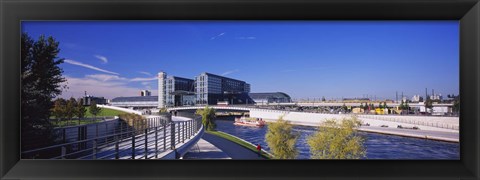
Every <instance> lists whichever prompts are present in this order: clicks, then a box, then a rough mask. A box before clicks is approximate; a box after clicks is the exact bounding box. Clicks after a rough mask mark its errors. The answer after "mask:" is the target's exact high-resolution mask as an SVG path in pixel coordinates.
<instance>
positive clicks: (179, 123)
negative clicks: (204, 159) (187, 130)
mask: <svg viewBox="0 0 480 180" xmlns="http://www.w3.org/2000/svg"><path fill="white" fill-rule="evenodd" d="M180 123H181V122H178V143H180V137H181V136H180V133H181V131H180Z"/></svg>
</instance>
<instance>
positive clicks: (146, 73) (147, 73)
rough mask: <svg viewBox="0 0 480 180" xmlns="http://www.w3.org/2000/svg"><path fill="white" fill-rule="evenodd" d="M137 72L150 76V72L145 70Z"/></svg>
mask: <svg viewBox="0 0 480 180" xmlns="http://www.w3.org/2000/svg"><path fill="white" fill-rule="evenodd" d="M138 73H140V74H145V75H147V76H151V75H152V74H151V73H149V72H145V71H138Z"/></svg>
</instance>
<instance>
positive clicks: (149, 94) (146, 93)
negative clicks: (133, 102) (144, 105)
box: [140, 90, 152, 96]
mask: <svg viewBox="0 0 480 180" xmlns="http://www.w3.org/2000/svg"><path fill="white" fill-rule="evenodd" d="M151 95H152V93H151V92H150V91H148V90H142V91H140V96H151Z"/></svg>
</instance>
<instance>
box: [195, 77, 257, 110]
mask: <svg viewBox="0 0 480 180" xmlns="http://www.w3.org/2000/svg"><path fill="white" fill-rule="evenodd" d="M249 92H250V84H248V83H246V82H245V81H240V80H236V79H232V78H227V77H223V76H219V75H215V74H210V73H206V72H204V73H202V74H200V75H199V76H197V77H195V96H196V97H195V103H196V104H217V103H218V102H227V103H228V104H247V103H253V100H252V99H251V98H250V96H248V93H249ZM249 101H250V102H249Z"/></svg>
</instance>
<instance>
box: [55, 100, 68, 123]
mask: <svg viewBox="0 0 480 180" xmlns="http://www.w3.org/2000/svg"><path fill="white" fill-rule="evenodd" d="M66 105H67V102H66V101H65V99H63V98H58V99H56V100H55V101H54V104H53V108H52V115H53V116H55V118H56V119H57V123H58V121H61V120H62V119H63V118H65V106H66Z"/></svg>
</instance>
